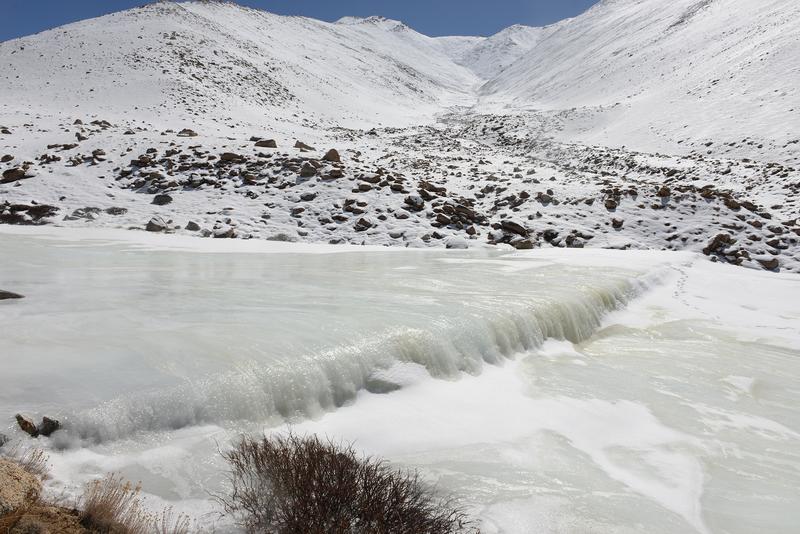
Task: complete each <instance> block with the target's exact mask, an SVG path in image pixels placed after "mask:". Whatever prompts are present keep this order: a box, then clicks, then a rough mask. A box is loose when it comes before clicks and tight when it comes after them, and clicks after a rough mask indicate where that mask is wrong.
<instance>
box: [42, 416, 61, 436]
mask: <svg viewBox="0 0 800 534" xmlns="http://www.w3.org/2000/svg"><path fill="white" fill-rule="evenodd" d="M60 429H61V423H60V422H59V421H58V419H50V418H49V417H47V416H45V417H42V424H40V425H39V434H41V435H42V436H45V437H48V436H50V435H51V434H52V433H53V432H56V431H57V430H60Z"/></svg>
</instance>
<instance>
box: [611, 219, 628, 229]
mask: <svg viewBox="0 0 800 534" xmlns="http://www.w3.org/2000/svg"><path fill="white" fill-rule="evenodd" d="M624 225H625V221H623V220H622V219H611V226H612V228H614V230H619V229H621V228H622V227H623V226H624Z"/></svg>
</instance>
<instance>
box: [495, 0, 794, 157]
mask: <svg viewBox="0 0 800 534" xmlns="http://www.w3.org/2000/svg"><path fill="white" fill-rule="evenodd" d="M798 58H800V3H798V2H792V1H786V0H670V1H664V0H638V1H632V0H604V1H603V2H601V3H599V4H598V5H597V6H595V7H594V8H592V9H590V10H589V11H588V12H586V13H585V14H583V15H581V16H580V17H577V18H575V19H572V20H570V21H568V22H567V23H564V24H560V25H559V26H558V28H556V29H555V30H553V31H552V33H551V34H550V35H549V36H547V37H545V38H544V39H542V41H541V42H540V43H538V44H537V46H536V47H535V48H534V49H533V50H532V51H531V52H530V53H528V54H526V55H525V56H524V57H523V58H522V59H521V60H519V61H518V62H516V63H515V64H514V65H513V66H512V67H510V68H508V69H506V70H505V71H504V72H502V73H500V74H499V75H498V76H497V77H496V78H495V79H493V80H491V81H489V82H488V83H487V84H486V85H485V86H484V87H483V88H482V90H481V93H482V95H484V97H486V98H487V99H489V100H494V101H500V102H504V103H507V102H511V107H519V106H525V107H531V108H539V109H541V108H544V109H570V108H573V107H593V108H597V107H604V109H603V112H602V113H601V115H600V116H599V117H594V118H592V119H589V120H588V121H587V120H586V119H585V118H583V119H582V120H581V126H582V127H583V128H584V129H585V130H588V133H587V134H586V135H585V136H584V137H585V138H587V139H589V140H591V141H597V142H603V141H606V142H608V141H612V142H616V143H618V144H628V145H631V144H638V145H639V146H640V147H641V146H642V145H643V144H644V141H649V142H650V145H653V144H656V143H657V140H658V139H660V140H662V141H678V140H684V139H685V140H703V141H706V140H712V141H725V142H735V143H740V142H741V141H742V140H743V139H746V138H747V139H750V140H755V142H756V144H761V143H766V144H772V145H774V146H773V148H774V151H773V152H774V153H784V154H785V151H784V150H783V149H784V148H785V147H784V145H785V144H786V143H787V142H788V141H792V140H794V139H796V138H798V137H799V136H800V92H798V91H799V89H798V88H800V62H799V61H798ZM572 133H576V132H575V131H573V132H572ZM642 137H644V138H645V139H642Z"/></svg>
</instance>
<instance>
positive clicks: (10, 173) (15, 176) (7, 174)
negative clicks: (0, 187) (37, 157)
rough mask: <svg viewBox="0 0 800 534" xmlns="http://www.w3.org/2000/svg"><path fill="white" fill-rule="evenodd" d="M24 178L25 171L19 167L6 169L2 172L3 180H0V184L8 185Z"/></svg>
mask: <svg viewBox="0 0 800 534" xmlns="http://www.w3.org/2000/svg"><path fill="white" fill-rule="evenodd" d="M26 177H27V176H26V172H25V169H21V168H19V167H16V168H14V169H8V170H5V171H3V178H1V179H0V184H10V183H11V182H16V181H19V180H24V179H25V178H26Z"/></svg>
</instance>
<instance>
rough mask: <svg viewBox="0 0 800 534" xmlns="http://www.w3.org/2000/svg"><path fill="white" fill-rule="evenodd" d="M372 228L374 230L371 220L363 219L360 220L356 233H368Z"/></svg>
mask: <svg viewBox="0 0 800 534" xmlns="http://www.w3.org/2000/svg"><path fill="white" fill-rule="evenodd" d="M370 228H372V222H371V221H370V220H369V219H365V218H363V217H362V218H361V219H359V220H358V222H357V223H356V226H355V229H356V232H366V231H367V230H369V229H370Z"/></svg>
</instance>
